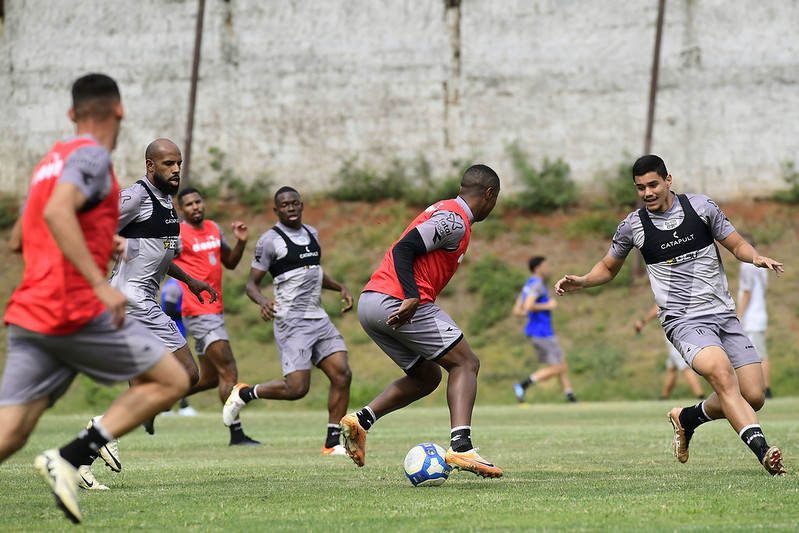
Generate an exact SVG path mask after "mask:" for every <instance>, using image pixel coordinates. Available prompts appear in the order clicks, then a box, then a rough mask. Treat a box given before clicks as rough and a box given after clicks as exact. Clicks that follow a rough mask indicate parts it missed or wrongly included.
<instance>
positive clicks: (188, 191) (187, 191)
mask: <svg viewBox="0 0 799 533" xmlns="http://www.w3.org/2000/svg"><path fill="white" fill-rule="evenodd" d="M193 193H197V194H199V195H200V198H202V197H203V195H202V193H201V192H200V191H198V190H197V189H195V188H194V187H186V188H185V189H181V190H180V192H179V193H178V205H183V197H184V196H186V195H187V194H193Z"/></svg>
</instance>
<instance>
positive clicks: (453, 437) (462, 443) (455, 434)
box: [449, 426, 474, 453]
mask: <svg viewBox="0 0 799 533" xmlns="http://www.w3.org/2000/svg"><path fill="white" fill-rule="evenodd" d="M449 445H450V447H451V448H452V451H453V452H458V453H461V452H468V451H469V450H471V449H472V448H474V446H472V427H471V426H460V427H456V428H452V431H451V432H450V442H449Z"/></svg>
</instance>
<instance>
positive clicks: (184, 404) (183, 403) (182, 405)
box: [180, 398, 189, 409]
mask: <svg viewBox="0 0 799 533" xmlns="http://www.w3.org/2000/svg"><path fill="white" fill-rule="evenodd" d="M188 406H189V400H187V399H186V398H181V399H180V408H181V409H185V408H186V407H188Z"/></svg>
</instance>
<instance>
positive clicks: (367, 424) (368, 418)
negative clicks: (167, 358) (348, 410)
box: [355, 406, 377, 431]
mask: <svg viewBox="0 0 799 533" xmlns="http://www.w3.org/2000/svg"><path fill="white" fill-rule="evenodd" d="M355 416H357V417H358V423H359V424H360V425H361V427H362V428H363V429H365V430H366V431H369V430H370V429H372V424H374V423H375V422H376V421H377V418H376V417H375V414H374V413H373V412H372V410H371V409H369V406H366V407H364V408H363V409H361V410H360V411H358V412H357V413H355Z"/></svg>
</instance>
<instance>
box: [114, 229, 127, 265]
mask: <svg viewBox="0 0 799 533" xmlns="http://www.w3.org/2000/svg"><path fill="white" fill-rule="evenodd" d="M113 257H114V259H122V260H123V261H127V260H128V240H127V239H126V238H125V237H120V236H119V235H114V250H113Z"/></svg>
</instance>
